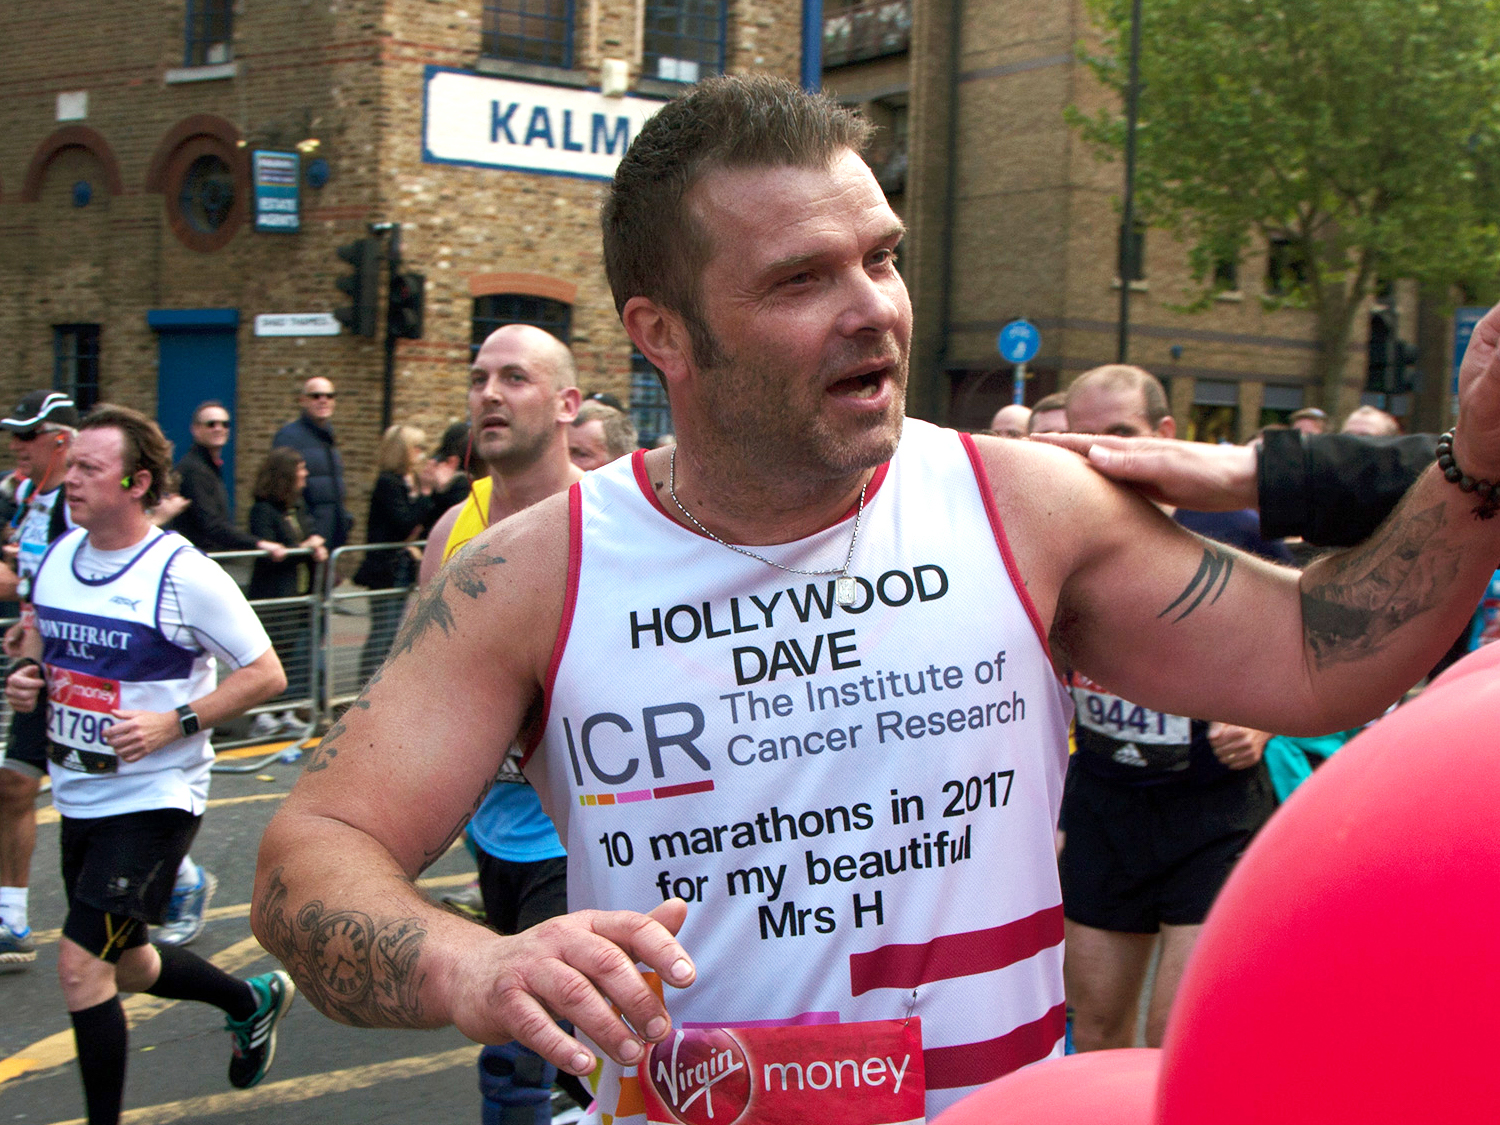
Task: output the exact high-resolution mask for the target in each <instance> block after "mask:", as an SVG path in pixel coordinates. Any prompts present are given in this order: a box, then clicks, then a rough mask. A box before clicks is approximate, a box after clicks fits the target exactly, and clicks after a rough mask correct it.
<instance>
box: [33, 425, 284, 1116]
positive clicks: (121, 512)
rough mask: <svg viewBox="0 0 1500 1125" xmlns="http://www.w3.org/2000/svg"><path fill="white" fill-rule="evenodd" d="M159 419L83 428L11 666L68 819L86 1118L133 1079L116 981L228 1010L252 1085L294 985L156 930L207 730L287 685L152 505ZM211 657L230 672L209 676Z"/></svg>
mask: <svg viewBox="0 0 1500 1125" xmlns="http://www.w3.org/2000/svg"><path fill="white" fill-rule="evenodd" d="M171 453H172V447H171V445H170V443H168V441H167V440H166V438H165V437H163V436H162V433H161V430H160V429H159V428H158V427H157V425H156V423H155V422H153V421H151V420H150V419H149V418H147V417H145V416H144V415H143V414H140V413H139V412H137V411H134V410H130V409H128V408H125V407H119V406H100V407H97V408H95V409H94V411H92V412H91V413H90V414H89V416H88V417H87V418H86V419H84V420H83V422H82V423H81V424H80V426H79V431H78V436H77V437H76V438H75V439H74V440H73V443H72V447H71V449H70V450H69V453H68V466H67V472H66V474H65V476H64V477H63V488H64V490H65V493H66V501H67V504H68V510H69V513H70V514H71V516H72V518H73V520H74V522H75V523H76V524H77V525H78V527H77V528H76V529H75V530H73V531H70V532H68V533H67V534H66V535H64V536H63V537H62V538H61V539H59V540H57V541H56V542H55V543H53V544H52V546H51V547H50V548H48V550H47V553H46V555H45V556H44V557H43V558H42V561H41V564H40V565H39V567H38V568H37V571H36V574H35V576H34V578H33V581H32V590H31V598H32V605H33V608H34V609H35V612H36V630H35V632H30V631H28V633H27V634H26V639H25V641H24V648H25V652H24V655H23V656H22V657H21V659H19V660H18V661H16V663H15V664H13V665H12V666H11V669H10V672H9V674H8V675H7V677H6V684H5V692H6V698H7V699H8V700H9V702H10V704H11V706H12V707H13V708H14V709H15V710H16V711H17V712H28V711H32V710H34V709H35V708H36V707H37V706H38V704H39V702H41V700H42V698H43V695H42V692H43V688H44V686H45V688H46V689H47V691H46V696H45V708H46V724H47V737H48V742H49V745H48V751H47V756H48V764H49V772H50V774H51V778H52V802H53V805H54V807H55V808H56V809H57V811H58V813H59V814H60V815H61V822H62V845H61V850H62V870H63V885H64V887H65V889H66V893H67V904H68V914H67V918H66V920H65V921H64V923H63V927H62V937H61V938H60V939H59V941H58V955H57V964H58V976H59V978H60V980H61V983H62V992H63V999H64V1001H65V1002H66V1003H67V1006H68V1013H69V1016H70V1018H71V1020H72V1023H73V1033H74V1038H75V1040H76V1042H77V1048H78V1063H79V1072H80V1074H81V1076H82V1078H83V1088H84V1097H85V1101H86V1103H87V1110H88V1120H89V1123H90V1125H113V1123H114V1122H116V1121H118V1119H119V1116H120V1105H121V1101H122V1098H123V1095H124V1089H125V1060H126V1024H125V1012H124V1009H123V1008H122V1007H121V1005H120V999H119V993H120V992H121V991H125V992H148V993H150V994H151V995H153V996H159V997H162V998H165V999H171V1000H198V1001H201V1002H203V1003H207V1004H212V1005H214V1006H215V1007H218V1008H220V1009H221V1010H223V1012H224V1013H225V1017H226V1020H227V1027H228V1030H229V1031H230V1032H231V1034H232V1036H233V1042H234V1049H233V1054H232V1056H231V1058H230V1063H229V1081H230V1084H231V1085H233V1086H236V1087H240V1088H244V1087H248V1086H253V1085H255V1084H256V1083H258V1082H259V1081H260V1080H261V1079H262V1078H263V1077H264V1076H265V1073H266V1069H267V1068H268V1067H269V1066H270V1064H271V1059H272V1057H273V1056H274V1054H275V1049H276V1026H277V1024H278V1023H279V1022H280V1020H281V1018H282V1016H283V1015H285V1013H286V1010H287V1008H288V1006H289V1005H290V1004H291V1001H292V997H293V994H294V992H295V989H294V987H293V985H292V982H291V979H290V978H289V977H288V976H287V975H286V974H285V973H283V972H279V971H278V972H271V973H264V974H261V975H260V976H257V977H253V978H252V979H250V980H248V981H244V980H238V979H236V978H234V977H231V976H229V975H228V974H227V973H225V972H224V971H223V970H221V969H219V968H217V967H216V966H214V965H213V964H211V963H210V962H208V961H205V960H204V959H203V958H201V957H199V956H197V955H196V954H194V953H192V952H191V951H189V950H187V949H184V948H182V947H181V946H170V945H166V946H159V945H154V944H152V943H151V942H150V940H149V938H150V934H149V928H150V927H151V926H155V925H159V924H160V923H161V922H162V920H163V917H164V915H165V913H166V908H167V903H168V900H169V899H170V897H171V894H172V884H173V882H174V880H175V878H176V875H177V870H178V865H179V863H180V861H181V860H182V857H183V856H184V855H185V854H186V853H187V850H188V846H189V845H190V844H191V843H192V840H193V836H194V835H195V834H196V832H197V830H198V825H199V822H200V821H201V820H202V817H203V811H204V808H205V807H206V805H207V801H208V783H209V770H210V767H211V766H212V764H213V747H212V746H211V745H210V744H209V733H210V728H212V727H213V726H214V725H215V724H218V723H221V722H224V721H225V720H227V719H232V718H234V717H235V716H236V715H239V714H241V713H242V712H244V711H245V710H246V709H247V708H249V707H253V706H255V705H256V704H257V703H260V702H262V701H264V700H266V699H270V698H272V697H273V696H275V695H277V694H278V693H279V692H280V691H281V690H282V689H283V688H284V687H285V686H286V676H285V675H284V674H283V672H282V670H281V662H280V661H279V660H278V659H277V657H276V653H275V650H273V649H272V648H271V642H270V640H269V639H268V638H267V637H266V633H265V630H264V629H263V628H261V625H260V621H259V619H258V618H257V617H256V616H255V613H254V611H253V610H251V608H250V606H249V604H248V603H247V602H246V601H245V599H244V596H243V595H242V594H241V593H240V591H239V587H237V586H236V585H235V584H234V580H233V579H231V578H230V577H229V576H228V575H227V574H225V572H224V570H223V568H221V567H220V566H219V565H218V564H217V563H215V562H213V561H212V560H211V559H209V558H208V557H207V556H205V555H203V554H201V553H200V552H199V551H198V550H197V549H196V548H194V547H193V546H192V545H191V544H189V543H188V541H187V540H186V539H183V538H182V537H181V536H180V535H177V534H175V533H172V532H163V531H161V530H160V529H159V528H157V527H156V526H155V525H154V524H153V523H152V522H151V519H150V518H149V515H148V509H149V508H151V507H153V506H154V505H155V504H156V502H157V501H158V500H159V499H160V497H161V494H162V492H163V490H164V488H165V486H166V483H167V482H168V480H169V479H170V476H171V469H172V457H171ZM216 660H224V661H227V662H228V663H229V664H230V666H231V667H232V668H233V670H232V671H231V672H229V673H228V674H227V675H226V676H224V677H223V679H222V680H218V679H217V675H216V667H215V662H216Z"/></svg>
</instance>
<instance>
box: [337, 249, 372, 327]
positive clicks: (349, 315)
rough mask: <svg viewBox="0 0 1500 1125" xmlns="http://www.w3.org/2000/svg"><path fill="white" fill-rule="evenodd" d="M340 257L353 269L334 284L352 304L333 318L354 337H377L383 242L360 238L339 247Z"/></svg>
mask: <svg viewBox="0 0 1500 1125" xmlns="http://www.w3.org/2000/svg"><path fill="white" fill-rule="evenodd" d="M338 254H339V258H340V259H341V260H342V261H345V262H348V263H349V264H350V265H351V266H353V267H354V269H353V271H352V272H350V273H347V274H345V275H344V276H342V277H340V278H339V279H338V281H337V282H336V283H335V284H337V285H338V287H339V290H340V291H341V292H343V293H346V294H348V296H349V298H350V302H351V303H350V304H348V305H346V306H344V307H343V308H341V309H335V310H334V311H333V315H334V317H335V318H336V319H337V320H338V322H339V323H340V324H342V325H343V326H344V327H345V328H347V329H348V330H349V331H350V332H351V333H352V334H354V335H355V336H373V335H375V311H376V303H377V292H376V291H377V287H378V286H379V284H380V243H379V241H378V240H376V239H373V238H361V239H360V240H359V241H357V242H351V243H349V244H348V245H346V246H340V247H339V250H338Z"/></svg>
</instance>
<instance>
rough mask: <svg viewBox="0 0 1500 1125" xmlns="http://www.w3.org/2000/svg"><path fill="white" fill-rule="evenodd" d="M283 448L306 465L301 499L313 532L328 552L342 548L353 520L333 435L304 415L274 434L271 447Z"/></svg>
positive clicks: (342, 460) (342, 465)
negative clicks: (300, 456) (320, 538)
mask: <svg viewBox="0 0 1500 1125" xmlns="http://www.w3.org/2000/svg"><path fill="white" fill-rule="evenodd" d="M283 445H284V446H288V447H290V448H292V449H295V450H296V451H297V452H298V453H300V454H302V460H304V461H305V462H307V487H305V488H304V489H303V490H302V499H303V501H304V502H305V503H306V504H307V510H308V511H309V512H311V513H312V521H313V529H314V530H315V531H316V532H317V533H318V534H319V535H321V536H322V537H323V541H324V543H326V544H327V545H328V549H329V550H330V551H332V550H335V549H336V548H338V547H342V546H343V545H344V544H345V543H347V542H348V541H349V530H350V528H352V527H353V526H354V517H353V516H351V515H350V514H349V509H348V508H346V507H345V506H344V495H345V493H344V458H343V457H342V456H341V455H340V454H339V450H338V444H337V442H336V440H335V438H334V436H333V431H332V430H330V429H328V428H327V427H326V426H322V425H320V424H319V423H317V422H315V421H313V420H312V419H311V418H309V417H308V416H307V415H306V414H304V415H302V417H300V418H298V419H296V420H295V421H292V422H288V423H287V424H286V425H285V426H282V427H281V429H279V430H277V431H276V436H275V437H274V438H272V439H271V446H272V448H276V447H277V446H283Z"/></svg>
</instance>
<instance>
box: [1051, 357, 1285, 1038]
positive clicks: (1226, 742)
mask: <svg viewBox="0 0 1500 1125" xmlns="http://www.w3.org/2000/svg"><path fill="white" fill-rule="evenodd" d="M1066 408H1067V415H1068V422H1069V429H1070V430H1072V431H1074V432H1076V433H1087V434H1110V435H1114V436H1116V437H1121V438H1127V439H1139V438H1147V437H1156V438H1168V439H1170V438H1174V437H1176V434H1177V428H1176V422H1175V421H1174V420H1173V418H1172V416H1171V414H1169V413H1168V412H1167V396H1166V392H1165V390H1164V389H1163V388H1162V385H1161V383H1160V382H1159V381H1158V380H1157V379H1156V378H1155V376H1153V375H1151V374H1150V373H1149V372H1147V371H1144V370H1142V369H1141V368H1139V367H1131V366H1126V365H1123V364H1109V365H1107V366H1104V367H1097V368H1095V369H1094V370H1092V371H1087V372H1085V373H1084V374H1082V375H1080V376H1079V377H1078V379H1077V380H1076V381H1075V382H1074V383H1073V385H1072V386H1071V387H1069V388H1068V394H1067V400H1066ZM1187 515H1188V513H1179V516H1184V517H1185V516H1187ZM1191 515H1193V516H1200V515H1203V513H1192V514H1191ZM1251 515H1252V517H1253V513H1251ZM1208 518H1209V519H1211V520H1221V521H1222V520H1229V519H1230V516H1229V514H1227V513H1226V514H1223V515H1218V516H1210V517H1208ZM1178 522H1179V523H1182V524H1184V525H1185V526H1193V524H1192V523H1191V522H1190V521H1189V520H1188V519H1187V518H1180V519H1179V520H1178ZM1241 530H1242V529H1240V528H1238V527H1232V528H1230V529H1229V530H1228V532H1224V533H1222V534H1216V535H1215V538H1221V539H1222V538H1229V539H1230V540H1231V541H1232V542H1233V545H1234V546H1237V547H1240V548H1242V549H1254V547H1255V543H1254V542H1252V541H1250V540H1249V539H1248V538H1247V537H1242V536H1239V535H1238V534H1237V533H1238V532H1240V531H1241ZM1215 531H1216V532H1222V531H1223V529H1220V528H1215ZM1255 538H1256V539H1257V540H1258V538H1259V537H1258V535H1257V536H1256V537H1255ZM1209 550H1210V552H1211V555H1210V556H1209V557H1211V558H1213V559H1214V560H1216V562H1217V564H1218V565H1220V566H1223V567H1231V568H1232V567H1233V565H1234V564H1233V562H1232V561H1231V559H1232V556H1230V555H1229V554H1228V553H1227V552H1226V553H1221V552H1219V551H1218V550H1217V549H1216V548H1213V547H1210V548H1209ZM1226 577H1227V575H1226ZM1069 686H1070V688H1071V690H1072V693H1073V700H1074V704H1075V706H1076V708H1077V717H1076V720H1075V721H1076V724H1077V726H1076V741H1077V745H1078V753H1076V754H1074V755H1073V757H1072V759H1071V762H1070V764H1069V768H1068V777H1067V785H1066V788H1065V789H1064V791H1063V803H1062V828H1063V830H1064V831H1065V833H1066V841H1065V844H1064V846H1063V852H1062V856H1061V861H1060V866H1061V872H1062V883H1063V918H1064V927H1065V930H1066V933H1067V942H1066V946H1065V952H1064V956H1063V976H1064V979H1065V981H1066V989H1067V995H1068V1002H1069V1004H1071V1005H1072V1007H1073V1010H1074V1014H1073V1040H1074V1043H1075V1044H1076V1045H1077V1047H1078V1049H1079V1050H1082V1051H1090V1050H1100V1049H1105V1048H1111V1047H1129V1046H1132V1045H1133V1044H1134V1040H1135V1025H1136V1014H1137V1012H1138V1011H1139V1010H1140V995H1141V989H1142V986H1143V985H1144V983H1145V979H1146V970H1147V966H1148V963H1149V962H1150V959H1151V954H1152V950H1153V948H1154V947H1155V945H1156V943H1157V940H1158V936H1159V937H1160V941H1161V961H1160V963H1159V965H1158V967H1157V971H1156V978H1155V982H1154V985H1153V987H1152V990H1151V999H1150V1004H1149V1007H1148V1010H1147V1020H1146V1043H1147V1045H1148V1046H1151V1047H1159V1046H1161V1041H1162V1035H1163V1033H1164V1032H1165V1030H1166V1020H1167V1016H1168V1014H1169V1013H1170V1011H1171V1006H1172V999H1173V997H1174V996H1175V995H1176V992H1177V986H1178V984H1179V982H1180V981H1181V979H1182V972H1183V969H1184V968H1185V967H1186V964H1187V958H1188V954H1189V953H1191V952H1192V948H1193V944H1194V942H1196V941H1197V937H1198V932H1199V931H1200V930H1201V929H1202V923H1203V919H1204V917H1205V916H1206V915H1207V913H1208V908H1209V907H1210V906H1212V905H1213V901H1214V899H1215V898H1216V897H1217V896H1218V893H1219V888H1220V887H1222V886H1223V884H1224V880H1225V879H1227V878H1228V877H1229V872H1230V871H1231V870H1232V869H1233V866H1234V863H1235V861H1236V860H1237V859H1238V858H1239V857H1240V855H1241V854H1242V853H1243V852H1244V850H1245V848H1246V847H1247V846H1248V845H1249V842H1250V840H1251V838H1252V837H1253V836H1254V835H1255V833H1256V832H1257V831H1259V829H1260V827H1261V825H1263V824H1264V823H1265V822H1266V820H1267V819H1269V817H1270V815H1271V813H1272V811H1273V810H1274V809H1275V794H1274V792H1273V790H1272V787H1271V780H1270V775H1269V773H1268V772H1267V770H1266V767H1265V765H1264V764H1263V762H1262V760H1261V758H1262V754H1263V752H1264V750H1265V744H1266V738H1267V736H1266V735H1265V734H1264V733H1263V732H1261V731H1257V730H1252V729H1250V728H1248V727H1243V726H1237V725H1235V724H1232V723H1218V722H1207V721H1205V720H1202V719H1196V718H1187V717H1184V716H1181V715H1173V714H1167V713H1164V712H1161V711H1156V710H1152V709H1148V708H1146V707H1142V706H1138V705H1136V704H1135V703H1134V702H1131V701H1129V700H1127V699H1123V698H1121V697H1120V696H1119V695H1117V694H1115V693H1114V691H1113V690H1112V689H1111V688H1110V687H1109V686H1107V685H1104V684H1100V683H1096V682H1094V681H1093V680H1091V679H1089V678H1088V677H1086V676H1084V675H1083V674H1082V673H1080V672H1077V671H1075V670H1071V669H1070V670H1069Z"/></svg>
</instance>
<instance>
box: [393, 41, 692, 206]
mask: <svg viewBox="0 0 1500 1125" xmlns="http://www.w3.org/2000/svg"><path fill="white" fill-rule="evenodd" d="M664 104H665V103H664V102H661V101H657V100H655V99H651V98H637V97H622V98H606V97H605V96H604V95H603V94H600V93H599V92H598V91H596V90H574V89H567V88H564V87H560V86H541V85H537V84H534V83H530V82H515V81H511V80H509V79H505V78H486V77H484V76H483V75H477V74H471V73H468V72H466V71H458V70H445V69H443V68H442V67H435V66H433V67H428V68H427V75H426V80H425V83H424V96H423V106H422V160H423V161H424V162H425V163H428V164H468V165H476V166H479V167H482V168H507V169H511V170H513V171H517V172H541V173H545V174H549V175H554V176H578V177H581V178H583V179H588V180H608V179H610V178H611V177H613V176H614V172H615V165H616V164H618V163H619V162H620V157H621V156H623V155H624V154H625V150H626V148H628V147H629V145H630V142H631V141H632V140H634V139H635V136H636V134H637V133H639V132H640V129H641V126H642V125H644V124H645V122H646V120H647V118H649V117H650V116H651V115H652V114H654V113H655V112H656V111H657V110H658V109H660V108H661V107H662V106H663V105H664Z"/></svg>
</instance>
